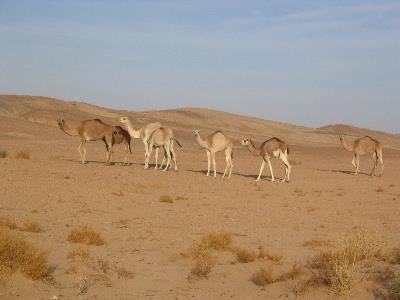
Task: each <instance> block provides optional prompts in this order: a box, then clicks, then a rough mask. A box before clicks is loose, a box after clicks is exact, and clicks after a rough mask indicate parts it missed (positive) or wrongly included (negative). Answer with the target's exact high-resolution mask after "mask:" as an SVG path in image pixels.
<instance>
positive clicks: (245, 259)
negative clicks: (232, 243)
mask: <svg viewBox="0 0 400 300" xmlns="http://www.w3.org/2000/svg"><path fill="white" fill-rule="evenodd" d="M231 252H232V253H233V254H235V255H236V258H237V261H238V262H240V263H249V262H253V261H255V260H256V258H257V254H256V253H255V252H254V251H251V250H247V249H243V248H240V247H231Z"/></svg>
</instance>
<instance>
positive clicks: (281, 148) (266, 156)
mask: <svg viewBox="0 0 400 300" xmlns="http://www.w3.org/2000/svg"><path fill="white" fill-rule="evenodd" d="M240 144H241V145H243V146H247V149H249V151H250V153H251V154H253V155H255V156H261V157H262V159H263V161H262V163H261V167H260V172H259V174H258V177H257V179H256V181H259V180H260V177H261V173H262V171H263V170H264V166H265V162H267V163H268V166H269V170H270V172H271V182H274V181H275V177H274V172H273V171H272V165H271V161H270V159H271V158H274V157H279V159H280V160H281V161H282V162H283V163H284V165H285V167H286V168H285V177H284V178H283V179H282V180H281V182H283V181H287V182H289V180H290V169H291V166H290V163H289V148H288V146H287V144H286V143H285V142H284V141H282V140H280V139H278V138H276V137H273V138H271V139H269V140H266V141H265V142H264V143H262V144H261V146H260V148H258V149H257V148H256V147H255V146H254V143H253V141H252V140H251V139H244V140H242V141H241V142H240Z"/></svg>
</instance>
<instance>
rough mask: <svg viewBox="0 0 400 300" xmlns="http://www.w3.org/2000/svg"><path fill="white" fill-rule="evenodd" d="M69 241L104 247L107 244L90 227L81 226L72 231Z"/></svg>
mask: <svg viewBox="0 0 400 300" xmlns="http://www.w3.org/2000/svg"><path fill="white" fill-rule="evenodd" d="M67 240H68V241H69V242H71V243H81V244H86V245H96V246H101V245H104V244H105V242H104V240H103V238H102V236H101V235H100V233H98V232H97V231H95V230H94V229H93V228H92V227H90V226H88V225H81V226H79V227H77V228H76V229H74V230H72V231H71V232H70V233H69V235H68V238H67Z"/></svg>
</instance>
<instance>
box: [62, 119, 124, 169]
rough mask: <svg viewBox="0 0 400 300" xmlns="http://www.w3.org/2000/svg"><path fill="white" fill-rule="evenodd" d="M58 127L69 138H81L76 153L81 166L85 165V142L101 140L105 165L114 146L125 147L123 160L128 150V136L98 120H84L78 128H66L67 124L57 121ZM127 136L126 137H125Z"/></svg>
mask: <svg viewBox="0 0 400 300" xmlns="http://www.w3.org/2000/svg"><path fill="white" fill-rule="evenodd" d="M57 123H58V126H59V127H60V129H61V130H62V131H63V132H64V133H66V134H68V135H70V136H79V137H80V138H81V142H80V144H79V146H78V152H79V154H80V156H81V160H82V164H85V163H86V142H87V141H99V140H102V141H103V142H104V143H105V145H106V164H107V165H109V164H110V160H111V154H112V149H113V146H114V144H119V143H123V144H125V147H126V149H127V150H126V153H125V160H124V163H126V156H127V153H128V150H129V152H131V149H130V138H128V136H129V134H128V132H126V131H125V130H124V129H123V128H121V127H120V126H118V127H119V128H117V127H114V126H111V125H108V124H105V123H103V122H102V121H101V120H100V119H93V120H85V121H82V122H81V123H80V124H79V126H78V127H76V128H72V127H70V126H68V124H67V123H66V122H65V120H63V119H58V120H57ZM127 134H128V135H127Z"/></svg>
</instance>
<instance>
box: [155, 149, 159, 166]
mask: <svg viewBox="0 0 400 300" xmlns="http://www.w3.org/2000/svg"><path fill="white" fill-rule="evenodd" d="M158 150H159V148H158V147H157V148H156V153H155V156H156V166H155V167H154V170H157V168H158Z"/></svg>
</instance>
